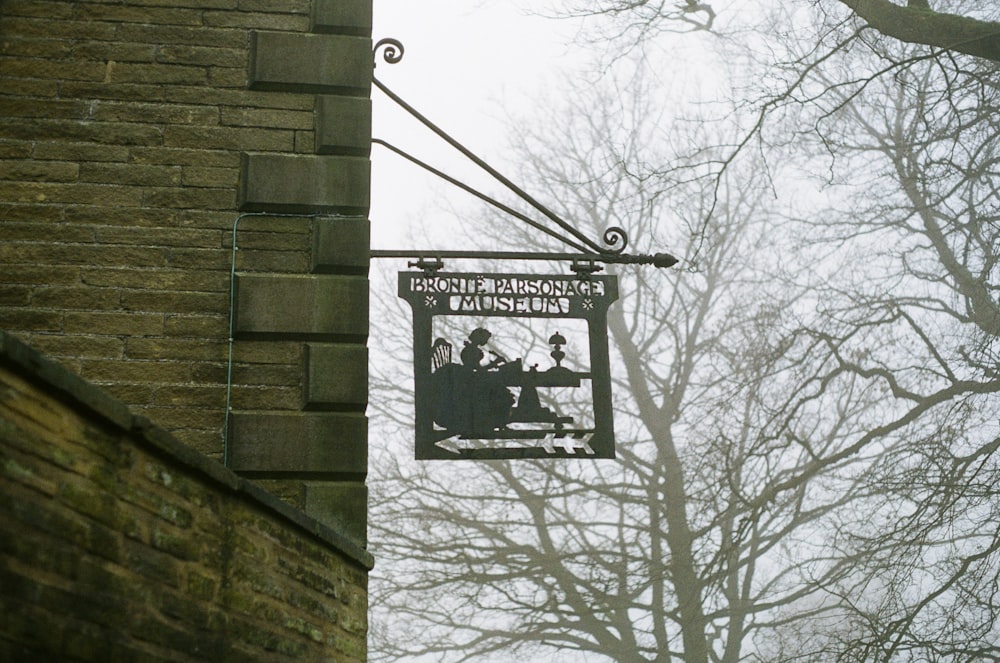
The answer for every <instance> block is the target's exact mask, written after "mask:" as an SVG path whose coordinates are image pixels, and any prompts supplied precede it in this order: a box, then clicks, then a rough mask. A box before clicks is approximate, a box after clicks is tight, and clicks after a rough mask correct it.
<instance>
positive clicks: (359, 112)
mask: <svg viewBox="0 0 1000 663" xmlns="http://www.w3.org/2000/svg"><path fill="white" fill-rule="evenodd" d="M371 135H372V102H371V99H359V98H357V97H335V96H329V95H323V96H319V97H317V98H316V153H317V154H344V155H353V156H368V154H369V153H370V152H371Z"/></svg>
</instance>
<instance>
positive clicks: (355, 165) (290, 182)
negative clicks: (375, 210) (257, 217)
mask: <svg viewBox="0 0 1000 663" xmlns="http://www.w3.org/2000/svg"><path fill="white" fill-rule="evenodd" d="M240 175H241V176H240V203H239V205H240V209H241V210H244V211H247V212H278V213H288V214H295V213H301V214H309V213H322V212H330V213H342V214H359V213H360V214H367V211H368V206H369V202H370V198H369V195H370V188H371V187H370V181H371V162H370V161H369V160H368V159H366V158H364V157H345V156H316V155H311V154H270V153H267V154H264V153H250V154H244V155H243V159H242V164H241V173H240Z"/></svg>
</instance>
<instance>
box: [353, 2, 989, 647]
mask: <svg viewBox="0 0 1000 663" xmlns="http://www.w3.org/2000/svg"><path fill="white" fill-rule="evenodd" d="M910 10H912V11H918V10H917V9H913V8H911V9H910ZM826 34H827V35H828V36H831V35H835V34H836V35H839V36H840V37H841V38H842V39H841V41H840V42H839V43H841V44H844V46H843V47H842V48H838V49H835V50H834V51H828V52H825V53H824V54H823V56H822V57H819V56H815V53H813V54H812V55H809V54H810V53H811V52H812V47H811V46H809V45H808V44H805V45H804V44H803V43H801V42H790V43H785V44H778V43H777V42H776V46H775V48H777V47H778V46H781V47H782V48H784V49H785V53H787V54H789V55H790V56H793V57H789V58H788V59H787V61H788V62H790V63H793V64H790V65H789V68H788V71H789V72H790V73H791V75H792V77H793V79H794V85H792V86H785V88H784V89H785V90H786V91H788V90H792V91H793V92H794V93H793V92H789V93H788V94H787V95H786V96H785V97H783V100H782V103H780V104H779V103H774V104H772V105H770V106H767V104H766V103H765V106H766V109H765V110H767V113H766V115H767V118H766V119H767V122H768V123H770V124H769V125H768V127H769V130H768V131H765V130H764V129H765V128H767V127H765V124H764V122H763V120H762V118H763V117H764V115H761V114H758V115H757V120H756V122H757V124H756V125H755V133H754V135H755V136H756V137H757V138H758V141H757V146H758V149H757V150H756V151H755V153H754V154H751V153H750V152H749V151H748V150H737V151H736V152H735V153H734V152H733V151H732V150H731V146H732V141H731V140H730V141H729V143H730V147H725V143H726V142H727V141H726V139H725V138H723V137H720V136H721V134H725V133H727V129H725V128H720V129H718V130H717V133H715V134H714V135H713V133H712V132H713V131H715V129H713V128H712V127H710V126H706V125H704V124H703V125H701V126H693V125H688V124H682V125H678V126H676V127H674V128H672V129H671V130H670V131H668V130H667V128H666V126H665V124H664V123H663V122H662V118H661V117H660V116H659V115H657V113H656V112H654V109H656V108H660V107H662V106H660V105H658V104H655V103H653V102H652V99H653V97H652V96H648V95H647V94H646V93H645V89H644V88H643V87H642V86H641V85H639V86H636V85H631V86H628V88H627V90H628V92H627V93H626V94H622V93H621V89H619V91H618V93H616V94H608V93H604V94H593V95H588V96H584V97H583V99H584V101H581V102H579V104H578V105H577V106H575V107H571V109H570V111H569V112H568V113H567V114H564V115H559V116H558V117H559V118H560V119H559V121H558V122H553V123H552V124H547V125H545V126H544V128H543V129H542V130H541V131H540V132H538V133H532V132H529V131H526V130H524V128H523V127H524V126H526V125H520V126H521V132H520V134H519V135H518V138H519V143H518V153H519V154H521V155H523V163H524V164H525V166H526V172H525V173H524V177H523V179H522V181H528V182H530V183H531V185H532V186H531V189H532V191H537V192H538V196H539V197H541V198H543V199H545V200H550V201H553V200H554V201H559V202H560V205H561V208H560V210H559V211H560V212H561V213H562V214H563V216H565V217H566V218H572V219H576V220H578V221H580V222H581V224H582V225H585V226H587V227H589V228H591V229H593V231H594V232H595V233H596V232H598V231H600V230H602V229H603V228H604V227H606V226H608V225H616V224H617V225H623V226H624V227H627V228H629V230H630V232H631V233H632V234H633V236H634V237H635V238H636V239H637V240H639V242H640V246H639V247H638V248H639V250H644V249H649V247H650V246H656V245H657V243H666V244H667V245H668V246H670V248H671V249H672V250H676V251H678V252H680V253H682V254H684V253H688V254H693V253H697V255H698V261H697V265H696V268H691V269H689V270H687V271H674V272H670V273H650V272H648V271H645V270H642V269H625V270H623V271H622V284H623V298H622V301H621V302H620V306H618V307H617V308H615V309H613V312H612V315H611V316H610V320H609V328H610V331H611V334H612V338H613V341H614V347H615V352H616V353H617V357H618V359H619V361H620V365H621V368H622V370H621V372H620V373H619V374H617V376H616V380H617V381H616V406H617V411H616V420H617V427H618V433H619V434H618V438H619V440H620V447H619V453H620V458H619V460H618V461H616V462H615V463H591V462H587V461H581V462H563V461H560V462H552V463H545V462H521V463H508V462H496V463H489V464H486V463H483V464H477V465H474V466H462V467H461V468H460V469H454V468H453V467H451V466H445V465H441V464H433V465H426V466H417V465H414V464H411V463H407V462H404V461H402V460H400V456H399V452H398V451H396V452H395V453H394V454H386V456H385V457H384V458H382V459H381V460H380V461H379V465H378V467H379V469H378V474H379V476H377V477H376V478H375V480H374V481H373V483H372V487H373V492H374V493H375V501H374V504H373V513H374V517H373V519H372V522H373V528H374V529H373V533H372V534H373V536H372V538H373V541H375V542H376V544H377V549H376V552H377V553H378V554H379V556H380V558H381V559H382V560H384V562H383V564H382V565H381V567H380V568H381V569H382V572H383V573H384V574H385V575H384V576H382V577H381V578H379V579H378V580H377V581H376V582H375V583H374V585H373V601H374V605H375V610H376V613H375V614H376V618H375V620H374V621H376V622H377V621H378V617H377V616H378V615H381V614H386V615H391V623H392V628H393V632H392V633H385V638H380V637H378V633H377V632H376V638H375V640H374V641H373V650H374V651H376V652H380V653H381V654H382V655H384V657H385V658H386V659H387V660H398V659H399V658H400V657H416V656H419V655H426V656H428V657H429V659H430V660H439V659H440V660H490V656H491V655H495V659H496V660H510V658H511V657H512V656H513V655H515V654H516V655H518V656H521V657H522V658H523V657H530V656H532V655H533V654H534V653H535V652H545V654H544V655H542V654H540V655H539V656H544V658H539V660H559V658H558V657H559V656H560V655H562V654H564V653H565V655H566V658H565V660H574V661H576V660H581V658H582V659H584V660H650V661H668V660H685V661H699V662H700V661H709V660H712V661H738V660H761V661H782V660H789V661H790V660H817V661H826V660H843V661H854V660H859V661H860V660H865V661H867V660H880V661H881V660H884V661H891V660H936V661H972V660H1000V635H998V630H997V618H998V615H1000V597H998V595H997V590H996V587H997V586H998V585H1000V573H998V569H1000V526H998V525H997V523H998V522H1000V519H998V515H1000V514H998V507H1000V492H998V491H997V490H996V488H995V487H996V485H997V481H998V479H1000V476H998V473H1000V467H998V465H1000V463H998V460H1000V456H998V454H997V451H998V448H1000V436H998V424H997V422H998V421H1000V368H998V367H1000V341H998V336H1000V326H998V320H1000V316H998V311H1000V272H998V270H1000V267H998V255H997V253H998V251H1000V204H998V203H997V200H998V199H1000V198H998V196H997V182H998V181H1000V178H998V172H997V163H1000V124H998V123H1000V120H998V119H997V118H998V117H1000V113H997V109H998V107H1000V104H998V102H1000V99H998V95H1000V90H998V86H997V85H996V77H995V73H996V70H995V65H993V64H992V63H991V62H987V61H985V60H981V61H972V60H970V59H968V58H963V57H959V56H954V57H953V56H951V55H950V54H947V53H946V54H940V53H938V54H933V53H932V54H930V55H928V54H927V53H926V52H924V51H921V50H919V49H906V48H903V47H901V46H900V45H899V44H898V43H896V42H892V41H884V40H880V39H875V40H872V39H866V38H864V37H861V38H858V37H856V35H855V31H853V30H852V29H851V28H848V27H844V26H842V25H832V26H831V31H830V32H827V33H826ZM807 56H808V57H807ZM804 62H806V63H808V66H805V67H802V63H804ZM845 81H846V82H845ZM765 96H766V95H765ZM772 98H775V97H772ZM785 102H787V103H785ZM778 108H780V109H781V111H782V112H780V113H777V112H773V111H774V109H778ZM550 115H551V116H553V117H555V116H556V115H555V114H550ZM735 116H736V117H737V119H739V115H738V114H735ZM623 118H625V119H623ZM678 127H690V129H688V131H689V133H687V134H685V133H684V131H685V130H684V129H680V128H678ZM728 134H729V135H730V136H732V135H736V134H737V132H736V131H733V130H732V129H729V130H728ZM664 139H666V140H669V141H672V142H673V145H674V148H673V151H671V152H669V153H667V152H666V148H664V150H663V152H657V151H656V150H657V149H658V147H657V146H660V145H662V144H663V142H664ZM720 144H721V145H723V147H717V146H718V145H720ZM684 146H687V147H689V148H690V149H687V150H685V149H683V147H684ZM684 154H689V155H694V157H692V158H690V159H684V158H683V155H684ZM734 154H735V156H734ZM758 155H759V156H761V157H763V158H764V160H763V161H762V160H758V158H757V157H758ZM711 159H720V160H721V161H723V162H724V163H725V166H726V167H725V168H721V169H718V170H715V171H714V175H715V177H717V180H716V182H715V183H714V185H712V186H709V187H707V189H705V188H699V187H698V183H699V182H700V181H701V180H700V179H699V174H700V173H704V172H705V164H706V162H709V161H711ZM664 164H669V165H668V166H664ZM765 164H766V165H765ZM779 208H780V209H784V210H786V211H785V213H784V214H783V215H781V216H779V215H778V213H777V210H778V209H779ZM501 223H502V221H500V220H497V221H496V222H495V223H494V224H493V226H492V227H494V228H498V227H505V226H501V225H500V224H501ZM505 228H506V227H505ZM684 228H694V229H697V232H694V233H692V234H691V235H688V236H685V235H684V234H683V233H682V232H681V231H682V229H684ZM504 237H505V239H507V240H510V239H512V238H513V241H522V242H524V243H526V244H527V243H529V242H531V241H532V239H533V238H531V237H529V236H524V237H521V238H520V240H518V239H516V238H518V235H517V234H516V233H514V232H508V231H507V230H505V232H504ZM644 241H645V242H650V243H651V244H647V245H642V242H644ZM685 242H687V243H688V244H687V245H685ZM689 267H693V266H691V265H689ZM389 381H390V382H391V383H392V384H393V385H394V387H396V388H398V385H400V384H405V382H406V378H405V377H403V378H400V377H396V376H392V377H390V380H389ZM373 400H375V402H378V399H373ZM403 453H406V452H403Z"/></svg>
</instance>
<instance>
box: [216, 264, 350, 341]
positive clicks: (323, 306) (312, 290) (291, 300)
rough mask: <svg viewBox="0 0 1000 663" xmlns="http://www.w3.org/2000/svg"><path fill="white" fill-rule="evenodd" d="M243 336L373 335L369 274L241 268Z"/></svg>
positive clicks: (239, 331)
mask: <svg viewBox="0 0 1000 663" xmlns="http://www.w3.org/2000/svg"><path fill="white" fill-rule="evenodd" d="M234 331H235V332H236V336H237V338H248V337H260V336H262V335H272V336H275V337H282V338H290V337H291V338H303V339H324V338H325V339H330V340H333V339H336V338H338V337H345V336H349V337H355V338H361V339H363V338H364V337H366V336H367V335H368V279H366V278H364V277H361V276H332V275H318V274H311V275H310V274H304V275H297V274H282V275H278V274H266V275H265V274H239V275H237V277H236V319H235V327H234Z"/></svg>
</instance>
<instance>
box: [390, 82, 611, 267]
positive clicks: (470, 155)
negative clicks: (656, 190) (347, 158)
mask: <svg viewBox="0 0 1000 663" xmlns="http://www.w3.org/2000/svg"><path fill="white" fill-rule="evenodd" d="M372 83H373V84H374V85H375V87H377V88H378V89H380V90H382V92H383V93H385V95H386V96H388V97H389V98H390V99H392V100H393V101H394V102H396V104H398V105H399V106H400V107H401V108H403V109H404V110H405V111H406V112H407V113H409V114H410V115H412V116H413V117H414V118H416V119H417V120H419V121H420V122H421V123H422V124H423V125H424V126H426V127H427V128H428V129H430V130H431V131H433V132H434V133H435V134H437V136H438V137H440V138H441V139H442V140H444V141H445V142H446V143H448V144H449V145H451V146H452V147H454V148H455V149H456V150H458V151H459V152H461V153H462V154H463V155H464V156H465V157H466V158H468V159H469V160H470V161H472V162H473V163H475V164H476V165H477V166H479V167H480V168H482V169H483V170H485V171H486V172H487V173H489V174H490V175H491V176H492V177H494V178H495V179H496V180H497V181H499V182H500V183H501V184H503V185H504V186H506V187H507V188H508V189H510V190H511V191H513V192H514V193H515V194H517V195H518V196H519V197H520V198H521V199H522V200H524V201H526V202H527V203H528V204H529V205H531V206H532V207H534V208H535V209H536V210H538V211H539V212H541V213H542V214H544V215H545V216H546V217H547V218H548V219H549V220H551V221H552V222H554V223H555V224H556V225H558V226H559V227H560V228H562V229H563V230H565V231H566V232H567V233H569V234H570V235H572V236H573V237H575V238H576V239H577V240H579V241H580V242H582V243H583V244H584V245H586V246H587V247H589V248H591V249H593V250H594V251H596V252H597V253H600V254H602V255H607V254H615V253H621V252H622V251H624V250H625V247H626V246H627V244H628V235H627V234H626V233H625V231H624V230H622V229H621V228H609V229H607V230H606V231H605V232H604V241H605V242H607V243H608V244H609V245H612V246H615V245H616V244H618V243H619V242H621V244H622V245H621V246H620V247H615V248H614V249H608V248H606V247H602V246H600V245H599V244H597V243H596V242H594V241H593V240H591V239H590V238H589V237H587V236H586V235H585V234H583V233H582V232H580V231H579V230H577V229H576V228H574V227H573V226H572V225H570V224H569V223H568V222H566V221H564V220H563V219H562V218H561V217H560V216H559V215H557V214H556V213H555V212H553V211H552V210H550V209H549V208H548V207H546V206H545V205H543V204H542V203H540V202H538V201H537V200H535V199H534V198H533V197H532V196H531V195H530V194H528V193H527V192H526V191H524V190H523V189H521V188H520V187H518V186H517V185H516V184H514V183H513V182H511V181H510V180H509V179H507V178H506V177H504V176H503V175H502V174H501V173H500V172H499V171H497V170H496V169H495V168H493V167H492V166H490V165H489V164H488V163H486V162H485V161H483V160H482V159H481V158H479V157H478V156H476V155H475V154H474V153H473V152H472V151H471V150H469V149H468V148H466V147H465V146H464V145H462V144H461V143H459V142H458V141H457V140H455V139H454V138H452V137H451V135H450V134H448V133H447V132H445V131H444V130H443V129H441V128H440V127H438V126H437V125H436V124H434V123H433V122H431V121H430V120H429V119H428V118H427V117H425V116H424V115H422V114H421V113H420V112H419V111H418V110H417V109H415V108H414V107H413V106H411V105H409V104H408V103H406V102H405V101H404V100H403V99H402V98H401V97H400V96H399V95H397V94H396V93H395V92H393V91H392V90H390V89H389V88H388V87H386V86H385V84H383V83H382V82H381V81H379V80H378V79H377V78H374V77H372ZM563 241H566V240H565V239H564V240H563ZM567 244H569V242H567Z"/></svg>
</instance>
